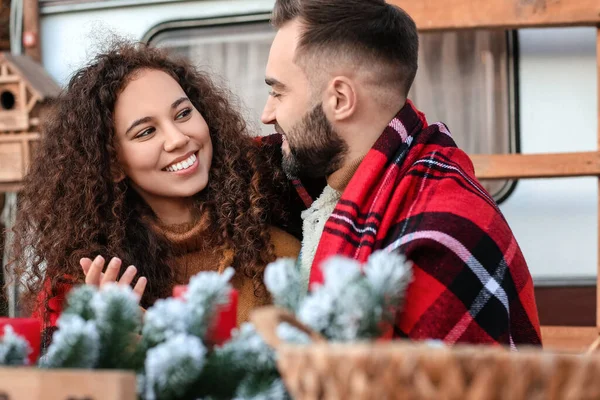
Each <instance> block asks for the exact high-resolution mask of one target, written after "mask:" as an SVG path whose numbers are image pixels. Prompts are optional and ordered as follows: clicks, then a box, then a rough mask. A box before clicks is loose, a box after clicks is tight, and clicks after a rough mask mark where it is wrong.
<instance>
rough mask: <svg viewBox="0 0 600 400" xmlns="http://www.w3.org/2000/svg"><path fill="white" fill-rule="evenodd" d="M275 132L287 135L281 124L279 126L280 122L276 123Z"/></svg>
mask: <svg viewBox="0 0 600 400" xmlns="http://www.w3.org/2000/svg"><path fill="white" fill-rule="evenodd" d="M275 132H277V133H279V134H280V135H283V136H286V134H285V131H284V130H283V128H281V126H279V124H275Z"/></svg>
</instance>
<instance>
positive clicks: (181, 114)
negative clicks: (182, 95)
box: [175, 108, 192, 119]
mask: <svg viewBox="0 0 600 400" xmlns="http://www.w3.org/2000/svg"><path fill="white" fill-rule="evenodd" d="M191 112H192V110H191V109H189V108H186V109H185V110H183V111H181V112H180V113H179V114H177V116H176V117H175V119H182V118H185V117H187V116H188V115H190V114H191Z"/></svg>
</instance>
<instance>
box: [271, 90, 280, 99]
mask: <svg viewBox="0 0 600 400" xmlns="http://www.w3.org/2000/svg"><path fill="white" fill-rule="evenodd" d="M269 96H271V97H274V98H277V97H279V96H281V95H280V94H279V93H277V92H275V91H273V90H271V91H270V92H269Z"/></svg>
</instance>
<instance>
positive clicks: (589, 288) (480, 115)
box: [40, 0, 599, 326]
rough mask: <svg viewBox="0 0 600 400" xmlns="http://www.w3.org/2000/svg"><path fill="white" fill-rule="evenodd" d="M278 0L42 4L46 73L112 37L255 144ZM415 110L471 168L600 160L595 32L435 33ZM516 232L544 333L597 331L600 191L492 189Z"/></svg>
mask: <svg viewBox="0 0 600 400" xmlns="http://www.w3.org/2000/svg"><path fill="white" fill-rule="evenodd" d="M273 3H274V0H195V1H191V0H186V1H184V0H146V1H141V0H96V1H94V0H40V40H41V53H42V64H43V66H44V67H45V69H46V70H47V72H48V73H49V74H50V76H51V77H53V78H54V80H55V81H56V82H57V83H58V84H59V85H64V84H66V83H67V82H68V80H69V77H70V76H71V74H72V73H73V72H74V71H75V70H76V69H77V68H79V67H81V66H82V65H83V64H84V63H85V62H86V61H87V60H88V59H89V58H90V57H92V56H93V55H94V52H95V51H98V50H100V49H101V48H102V44H103V43H106V40H108V39H109V38H110V37H111V36H112V35H117V36H120V37H125V38H129V39H134V40H137V41H142V42H147V43H149V44H151V45H153V46H158V47H161V48H166V49H168V50H169V51H172V52H173V53H176V54H180V55H185V56H187V57H189V58H190V59H191V60H192V61H193V62H194V63H195V64H196V65H198V66H199V67H201V68H203V69H206V70H207V71H210V72H212V73H214V74H215V75H216V76H218V77H219V79H220V80H221V82H222V83H223V84H226V85H228V87H229V88H230V89H231V90H232V92H233V93H234V94H235V95H236V96H237V97H238V99H239V101H240V103H241V105H242V106H243V108H244V112H245V116H246V119H247V121H248V122H249V124H250V126H252V127H253V129H254V131H255V132H256V134H257V135H264V134H269V133H272V130H273V128H272V127H271V126H261V124H260V120H259V117H260V114H261V111H262V108H263V105H264V104H265V101H266V99H267V95H268V87H267V86H266V85H265V84H264V70H265V65H266V61H267V56H268V52H269V47H270V43H271V40H272V39H273V37H274V30H273V28H272V27H271V26H270V24H269V15H270V12H271V10H272V7H273ZM419 64H420V65H419V71H418V74H417V78H416V81H415V84H414V87H413V89H412V92H411V94H410V98H411V99H412V100H413V101H414V103H415V104H416V105H417V107H419V108H420V109H421V110H423V111H424V112H425V114H426V115H427V118H428V120H429V121H438V120H439V121H443V122H445V123H446V124H447V125H448V126H449V127H450V130H451V132H452V133H453V135H454V137H455V140H456V141H457V143H458V144H459V146H460V147H462V148H463V149H464V150H466V151H467V152H468V153H470V154H494V153H524V154H531V153H558V152H578V151H596V149H597V146H598V140H597V132H598V128H597V116H598V99H597V97H596V91H597V87H598V82H597V76H598V73H597V70H596V29H595V28H593V27H589V28H588V27H584V28H544V29H521V30H518V31H515V30H513V31H505V30H492V29H490V30H469V31H452V30H447V31H440V32H427V33H422V35H421V52H420V62H419ZM484 184H485V186H486V188H487V189H488V190H489V191H490V193H491V194H492V195H493V196H494V198H495V199H496V200H497V202H498V203H499V204H500V208H501V209H502V212H503V213H504V215H505V216H506V218H507V219H508V222H509V224H510V226H511V227H512V229H513V230H514V233H515V236H516V238H517V240H518V242H519V244H520V245H521V248H522V250H523V253H524V255H525V258H526V260H527V262H528V265H529V267H530V270H531V273H532V275H533V278H534V282H535V285H536V293H537V297H538V305H539V308H540V316H541V320H542V321H541V322H542V324H544V325H588V326H592V325H594V324H595V321H596V316H595V307H596V305H595V296H596V295H595V290H596V289H595V285H596V273H597V265H598V259H597V258H598V243H599V238H598V233H597V232H598V230H597V224H598V215H597V214H598V200H597V196H598V179H597V178H594V177H582V178H561V179H527V180H516V179H512V180H494V181H486V182H484Z"/></svg>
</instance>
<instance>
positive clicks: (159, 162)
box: [114, 69, 213, 207]
mask: <svg viewBox="0 0 600 400" xmlns="http://www.w3.org/2000/svg"><path fill="white" fill-rule="evenodd" d="M114 123H115V142H116V145H117V153H118V157H119V162H120V165H121V168H122V169H123V171H124V173H125V175H126V176H127V177H128V178H129V180H130V181H131V183H132V185H133V187H134V188H135V190H136V191H137V192H138V193H139V194H140V196H142V198H143V199H144V200H145V201H146V202H147V203H148V205H150V207H152V205H153V203H156V202H162V201H165V200H167V201H169V199H172V200H179V199H184V198H186V199H187V198H190V197H191V196H193V195H195V194H196V193H198V192H200V191H202V190H204V188H206V185H207V184H208V178H209V171H210V166H211V161H212V152H213V149H212V143H211V139H210V134H209V128H208V125H207V124H206V121H205V120H204V118H203V117H202V115H201V114H200V113H199V112H198V110H196V108H195V107H194V105H193V104H192V103H191V101H190V100H189V99H188V97H187V95H186V94H185V92H184V91H183V89H182V88H181V86H180V85H179V84H178V83H177V81H176V80H175V79H173V78H172V77H171V76H170V75H169V74H167V73H165V72H163V71H160V70H150V69H143V70H139V71H137V72H136V73H134V75H133V76H132V77H131V79H130V81H129V83H128V84H127V85H126V86H125V88H124V89H123V91H122V92H121V93H120V95H119V97H118V98H117V102H116V104H115V112H114Z"/></svg>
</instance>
